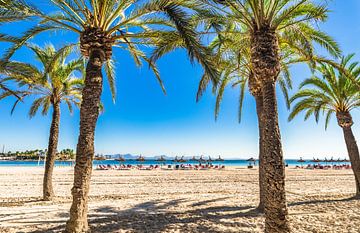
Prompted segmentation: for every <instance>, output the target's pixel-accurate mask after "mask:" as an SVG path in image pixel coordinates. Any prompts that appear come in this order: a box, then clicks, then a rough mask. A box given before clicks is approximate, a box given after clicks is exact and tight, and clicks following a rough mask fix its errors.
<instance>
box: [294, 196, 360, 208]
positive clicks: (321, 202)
mask: <svg viewBox="0 0 360 233" xmlns="http://www.w3.org/2000/svg"><path fill="white" fill-rule="evenodd" d="M354 200H360V197H359V196H353V197H348V198H342V199H325V200H324V199H321V200H306V201H298V202H292V203H289V204H288V206H298V205H310V204H325V203H336V202H346V201H354Z"/></svg>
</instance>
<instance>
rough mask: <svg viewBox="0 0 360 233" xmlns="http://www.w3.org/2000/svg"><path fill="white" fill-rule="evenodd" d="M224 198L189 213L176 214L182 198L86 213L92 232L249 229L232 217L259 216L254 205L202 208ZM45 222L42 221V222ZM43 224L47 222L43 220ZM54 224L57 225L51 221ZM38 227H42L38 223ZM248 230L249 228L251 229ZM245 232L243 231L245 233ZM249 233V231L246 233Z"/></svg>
mask: <svg viewBox="0 0 360 233" xmlns="http://www.w3.org/2000/svg"><path fill="white" fill-rule="evenodd" d="M225 199H226V198H221V199H213V200H207V201H202V202H196V203H191V204H190V206H191V207H196V209H191V210H189V211H185V212H183V211H180V210H179V211H177V208H176V207H177V206H179V205H184V204H185V202H187V201H186V200H184V199H175V200H170V201H167V202H164V201H148V202H143V203H140V204H138V205H135V206H133V207H132V208H130V209H125V210H119V209H116V208H113V207H111V206H103V207H101V208H97V209H95V210H92V213H91V214H89V219H90V220H89V224H90V226H91V232H92V233H96V232H99V233H100V232H101V233H103V232H104V233H105V232H107V233H108V232H139V233H140V232H141V233H143V232H149V233H150V232H151V233H152V232H154V233H155V232H168V231H171V230H174V231H177V232H214V233H218V232H224V228H222V230H221V227H235V228H241V227H245V228H246V227H249V225H248V223H242V222H241V221H231V220H232V219H234V218H241V217H244V218H251V217H257V216H259V215H261V214H260V213H259V212H258V211H257V210H256V208H255V206H213V207H202V206H204V205H208V204H209V203H211V202H216V201H223V200H225ZM59 217H62V218H64V217H68V214H64V213H62V214H59ZM44 223H45V222H44ZM46 223H48V222H47V221H46ZM54 223H55V224H56V223H57V222H56V221H54ZM38 224H41V223H40V222H39V223H38ZM219 227H220V228H219ZM250 227H251V226H250ZM64 228H65V225H64V224H61V225H57V226H56V227H53V228H50V229H46V230H45V229H44V230H37V231H33V232H34V233H35V232H36V233H40V232H41V233H42V232H62V231H63V229H64ZM245 232H246V231H245ZM249 232H251V231H249Z"/></svg>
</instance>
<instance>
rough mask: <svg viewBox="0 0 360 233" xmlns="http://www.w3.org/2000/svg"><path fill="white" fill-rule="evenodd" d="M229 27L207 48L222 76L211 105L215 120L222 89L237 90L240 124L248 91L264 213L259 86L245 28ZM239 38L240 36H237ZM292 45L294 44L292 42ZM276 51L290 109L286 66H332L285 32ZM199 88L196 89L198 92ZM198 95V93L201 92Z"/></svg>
mask: <svg viewBox="0 0 360 233" xmlns="http://www.w3.org/2000/svg"><path fill="white" fill-rule="evenodd" d="M229 23H230V25H226V23H225V25H224V27H225V28H227V29H228V30H221V31H219V30H218V32H217V34H218V35H217V36H216V37H215V38H214V39H213V40H212V42H211V44H210V48H211V50H212V51H214V53H215V54H216V63H217V64H218V66H219V67H220V68H219V69H220V71H221V73H222V77H221V80H220V82H219V85H218V87H217V88H216V94H217V98H216V105H215V120H216V119H217V117H218V115H219V111H220V104H221V101H222V98H223V94H224V90H225V88H226V86H228V85H231V86H232V87H239V89H240V90H239V91H240V96H239V97H240V98H239V111H238V114H239V116H238V117H239V122H240V121H241V114H242V106H243V99H244V94H245V89H246V86H248V89H249V92H250V93H251V95H252V96H253V97H254V99H255V105H256V112H257V117H258V128H259V190H260V202H259V205H258V208H257V209H258V210H259V211H260V212H263V211H264V202H265V187H264V186H265V185H264V175H263V174H264V168H263V165H264V163H263V159H262V157H263V153H262V148H263V146H262V144H263V142H262V139H263V134H262V129H263V123H262V117H263V116H262V109H263V101H262V92H261V84H260V82H258V81H257V80H256V79H255V78H254V75H253V71H252V67H251V61H250V60H251V56H250V54H251V52H250V41H249V38H247V37H244V36H242V32H244V31H246V29H245V28H241V27H240V28H239V27H236V26H235V25H234V22H229ZM239 35H241V36H239ZM294 42H295V43H294ZM323 43H324V44H325V45H326V46H327V47H329V48H332V49H333V50H334V51H335V50H337V48H336V47H333V45H332V41H331V40H330V41H329V40H327V39H326V38H324V40H323ZM279 48H280V63H281V69H280V75H279V78H278V79H277V84H278V85H279V87H280V89H281V91H282V93H283V95H284V98H285V101H286V106H287V108H288V109H290V102H289V95H288V89H291V88H292V84H291V77H290V76H291V73H290V70H289V68H290V66H291V65H293V64H297V63H307V64H308V65H309V67H310V68H311V69H312V68H313V67H314V64H315V63H314V62H315V61H319V62H322V63H332V61H330V60H328V59H326V58H324V57H321V56H318V55H315V54H314V53H313V51H314V44H302V43H296V41H291V40H289V37H288V36H287V34H286V31H280V33H279ZM202 88H203V87H201V86H200V87H199V90H201V92H202ZM201 92H200V93H201Z"/></svg>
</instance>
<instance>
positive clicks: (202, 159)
mask: <svg viewBox="0 0 360 233" xmlns="http://www.w3.org/2000/svg"><path fill="white" fill-rule="evenodd" d="M198 161H199V162H206V160H205V159H204V158H203V155H201V156H200V158H199V159H198Z"/></svg>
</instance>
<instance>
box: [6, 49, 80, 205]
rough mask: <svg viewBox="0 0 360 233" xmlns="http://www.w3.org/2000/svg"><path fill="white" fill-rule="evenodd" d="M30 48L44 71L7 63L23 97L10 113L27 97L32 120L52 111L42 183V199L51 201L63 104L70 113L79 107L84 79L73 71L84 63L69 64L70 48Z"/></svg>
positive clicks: (17, 63) (25, 64)
mask: <svg viewBox="0 0 360 233" xmlns="http://www.w3.org/2000/svg"><path fill="white" fill-rule="evenodd" d="M29 48H30V49H31V50H32V51H33V52H34V53H35V57H36V59H37V60H39V61H40V63H41V65H42V68H41V69H38V68H36V67H35V66H33V65H31V64H27V63H20V62H8V63H7V64H6V65H5V70H6V72H5V73H6V75H7V76H8V78H9V79H11V80H14V81H16V82H17V83H18V85H19V91H17V92H16V93H17V95H18V96H20V98H19V99H18V100H16V101H15V104H14V106H13V108H12V110H11V112H13V111H14V109H15V107H16V106H17V104H18V103H19V102H20V101H23V100H24V98H26V97H34V98H35V99H34V101H33V103H32V105H31V107H30V111H29V116H30V118H32V117H33V116H35V115H36V113H37V112H38V110H39V109H40V108H42V110H41V113H42V114H43V115H47V113H48V112H49V110H50V108H52V109H53V112H52V122H51V127H50V136H49V144H48V150H47V157H46V163H45V173H44V182H43V198H44V200H47V201H49V200H52V199H53V198H54V190H53V185H52V175H53V169H54V163H55V160H56V153H57V146H58V138H59V124H60V105H61V103H65V104H66V105H67V107H68V108H69V110H70V112H72V111H73V105H77V106H80V103H81V89H82V85H83V80H82V79H79V78H76V77H75V76H74V72H75V71H83V66H84V65H83V63H84V62H83V60H82V59H76V60H72V61H70V62H67V63H66V59H67V58H68V56H69V55H70V53H71V49H69V48H63V49H59V50H58V51H56V50H55V48H54V47H53V46H52V45H48V46H46V47H45V48H40V47H38V46H34V45H31V46H29ZM21 89H23V90H21ZM9 95H11V92H5V93H3V95H2V96H1V97H0V98H5V97H7V96H9Z"/></svg>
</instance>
